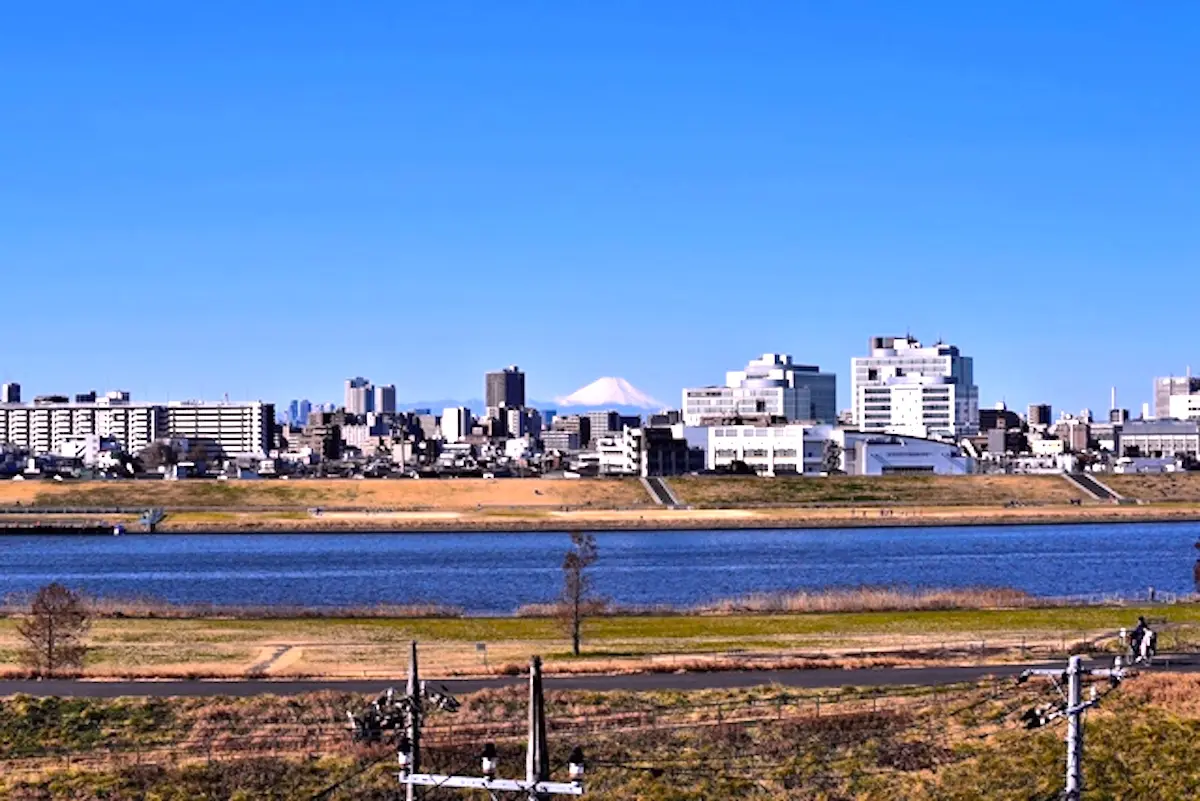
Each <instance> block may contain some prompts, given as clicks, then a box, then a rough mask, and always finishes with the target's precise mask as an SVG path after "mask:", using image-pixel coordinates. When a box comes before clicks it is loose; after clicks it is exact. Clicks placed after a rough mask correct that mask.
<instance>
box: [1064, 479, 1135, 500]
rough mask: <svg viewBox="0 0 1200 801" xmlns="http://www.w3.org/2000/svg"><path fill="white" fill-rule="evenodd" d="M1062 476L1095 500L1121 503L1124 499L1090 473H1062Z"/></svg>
mask: <svg viewBox="0 0 1200 801" xmlns="http://www.w3.org/2000/svg"><path fill="white" fill-rule="evenodd" d="M1063 478H1065V479H1066V480H1067V481H1069V482H1070V483H1071V484H1073V485H1074V486H1076V487H1078V488H1079V489H1080V490H1082V491H1083V492H1084V494H1086V495H1087V496H1088V497H1090V498H1094V499H1095V500H1097V501H1108V502H1109V503H1121V502H1122V501H1123V500H1124V498H1122V497H1121V496H1120V495H1118V494H1117V493H1115V492H1113V491H1112V490H1111V489H1109V488H1108V487H1106V486H1105V485H1104V484H1101V483H1100V481H1099V479H1097V478H1096V477H1095V476H1093V475H1092V474H1090V473H1063Z"/></svg>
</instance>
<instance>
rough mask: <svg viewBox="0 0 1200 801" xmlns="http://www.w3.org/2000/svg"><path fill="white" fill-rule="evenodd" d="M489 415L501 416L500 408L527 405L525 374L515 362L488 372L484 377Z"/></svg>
mask: <svg viewBox="0 0 1200 801" xmlns="http://www.w3.org/2000/svg"><path fill="white" fill-rule="evenodd" d="M484 394H485V397H486V400H485V402H486V405H487V409H488V417H499V416H500V415H499V411H498V410H499V409H502V408H505V407H507V408H519V407H521V406H524V405H525V374H524V373H522V372H521V371H520V369H518V368H517V366H516V365H515V364H512V365H509V366H508V367H506V368H504V369H503V370H500V371H497V372H493V373H488V374H487V375H486V376H485V378H484Z"/></svg>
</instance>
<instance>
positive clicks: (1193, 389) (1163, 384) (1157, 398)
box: [1154, 371, 1200, 420]
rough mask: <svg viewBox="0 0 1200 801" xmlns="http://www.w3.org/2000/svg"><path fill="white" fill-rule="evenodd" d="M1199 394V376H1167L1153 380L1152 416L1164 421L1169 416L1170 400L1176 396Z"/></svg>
mask: <svg viewBox="0 0 1200 801" xmlns="http://www.w3.org/2000/svg"><path fill="white" fill-rule="evenodd" d="M1197 393H1200V376H1193V375H1191V374H1190V371H1189V374H1188V375H1185V376H1168V377H1165V378H1156V379H1154V416H1155V418H1157V419H1159V420H1165V419H1166V418H1168V417H1170V416H1171V398H1173V397H1175V396H1177V395H1195V394H1197Z"/></svg>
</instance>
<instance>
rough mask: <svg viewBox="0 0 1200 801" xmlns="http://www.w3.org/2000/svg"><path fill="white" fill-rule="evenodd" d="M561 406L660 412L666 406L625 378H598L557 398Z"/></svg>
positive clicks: (556, 400) (555, 400) (556, 401)
mask: <svg viewBox="0 0 1200 801" xmlns="http://www.w3.org/2000/svg"><path fill="white" fill-rule="evenodd" d="M554 402H555V403H557V404H558V405H559V406H568V407H572V406H578V407H587V408H601V407H603V408H611V407H613V406H625V407H629V408H633V409H647V410H650V411H658V410H659V409H662V408H663V407H664V405H665V404H663V403H662V402H661V401H657V400H655V399H654V398H652V397H650V396H649V395H647V394H646V393H645V392H642V391H641V390H640V389H638V388H637V387H635V386H634V385H633V384H630V383H629V382H628V381H626V380H625V379H624V378H614V377H612V376H605V377H604V378H597V379H596V380H595V381H593V382H592V383H590V384H588V385H587V386H586V387H583V388H581V389H577V390H575V391H574V392H572V393H571V394H570V395H563V396H561V397H558V398H555V399H554Z"/></svg>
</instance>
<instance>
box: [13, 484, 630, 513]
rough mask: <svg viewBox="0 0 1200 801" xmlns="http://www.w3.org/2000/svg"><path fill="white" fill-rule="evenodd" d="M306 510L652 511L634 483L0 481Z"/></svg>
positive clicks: (99, 497) (94, 502) (43, 492)
mask: <svg viewBox="0 0 1200 801" xmlns="http://www.w3.org/2000/svg"><path fill="white" fill-rule="evenodd" d="M18 503H19V504H21V505H22V506H29V505H35V506H48V507H56V506H57V507H118V506H119V507H134V508H142V507H153V506H161V507H165V508H167V509H172V508H179V507H203V508H229V509H236V508H253V507H269V508H275V509H297V510H306V509H310V508H313V507H318V506H320V507H353V508H367V509H464V510H468V509H478V508H487V507H508V506H528V507H564V506H566V507H596V508H605V509H615V508H625V507H636V506H650V505H652V501H651V499H650V497H649V495H648V494H647V493H646V491H645V489H644V488H643V487H642V486H641V484H640V483H639V482H638V481H637V480H634V479H592V480H582V479H580V480H552V479H533V478H526V479H515V478H514V479H440V480H439V479H422V480H412V479H394V480H393V479H388V480H351V479H314V480H300V481H209V480H196V481H82V482H50V481H44V482H43V481H6V482H0V506H4V505H14V504H18Z"/></svg>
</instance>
